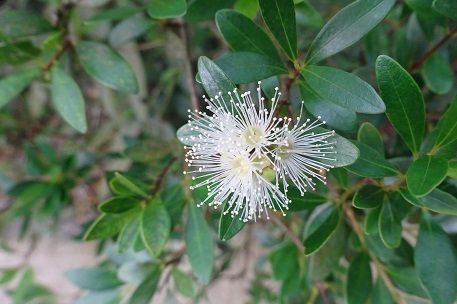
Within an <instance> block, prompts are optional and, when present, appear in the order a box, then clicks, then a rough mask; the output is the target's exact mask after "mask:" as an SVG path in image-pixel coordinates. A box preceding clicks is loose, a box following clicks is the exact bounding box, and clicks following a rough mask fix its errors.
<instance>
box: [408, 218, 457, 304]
mask: <svg viewBox="0 0 457 304" xmlns="http://www.w3.org/2000/svg"><path fill="white" fill-rule="evenodd" d="M414 260H415V263H416V267H417V271H418V274H419V279H420V280H421V282H422V284H423V286H424V287H425V290H426V291H427V293H428V295H429V296H430V299H431V300H432V302H433V303H439V304H451V303H454V301H455V300H456V298H457V289H456V288H455V286H457V255H456V252H455V248H454V245H453V244H452V242H451V240H450V239H449V237H448V236H447V234H446V232H444V230H443V229H442V228H441V227H440V226H439V225H438V224H436V223H434V222H433V221H432V220H431V219H430V218H428V217H426V216H424V217H423V218H422V221H421V224H420V228H419V236H418V238H417V243H416V248H415V251H414Z"/></svg>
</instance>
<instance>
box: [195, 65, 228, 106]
mask: <svg viewBox="0 0 457 304" xmlns="http://www.w3.org/2000/svg"><path fill="white" fill-rule="evenodd" d="M198 73H199V75H200V78H201V80H202V84H203V88H205V91H206V93H208V95H209V97H210V98H214V97H215V96H216V95H218V94H219V92H221V93H222V94H223V96H224V99H225V98H227V100H229V99H228V95H227V93H228V92H232V91H233V90H234V89H235V85H234V84H233V82H232V81H231V80H230V79H229V78H228V77H227V76H226V75H225V74H224V72H223V71H222V70H221V68H219V67H218V66H217V65H216V64H215V63H214V62H213V61H211V60H210V59H209V58H207V57H204V56H202V57H200V58H199V59H198Z"/></svg>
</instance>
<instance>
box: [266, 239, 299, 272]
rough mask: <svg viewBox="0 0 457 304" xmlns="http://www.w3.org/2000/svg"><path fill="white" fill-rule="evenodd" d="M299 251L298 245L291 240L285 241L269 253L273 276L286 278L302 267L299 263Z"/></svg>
mask: <svg viewBox="0 0 457 304" xmlns="http://www.w3.org/2000/svg"><path fill="white" fill-rule="evenodd" d="M298 257H299V252H298V250H297V246H295V245H294V244H292V243H290V242H283V243H281V244H279V245H278V246H276V247H275V248H274V249H273V250H272V251H271V252H270V254H269V255H268V259H269V260H270V263H271V270H272V272H273V278H274V279H276V280H285V279H287V278H288V277H290V276H291V275H292V274H293V273H294V272H295V271H297V269H298V268H299V267H300V266H299V265H298Z"/></svg>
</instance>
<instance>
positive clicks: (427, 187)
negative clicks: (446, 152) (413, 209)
mask: <svg viewBox="0 0 457 304" xmlns="http://www.w3.org/2000/svg"><path fill="white" fill-rule="evenodd" d="M447 169H448V162H447V160H446V159H444V158H439V157H433V156H430V155H424V156H422V157H420V158H419V159H417V160H415V161H414V162H413V164H412V165H411V166H410V167H409V169H408V172H407V173H406V182H407V185H408V190H409V192H411V194H413V195H414V196H419V197H420V196H424V195H426V194H428V193H430V192H431V191H432V190H433V189H434V188H436V187H437V186H438V185H439V184H441V182H442V181H443V180H444V179H445V178H446V175H447Z"/></svg>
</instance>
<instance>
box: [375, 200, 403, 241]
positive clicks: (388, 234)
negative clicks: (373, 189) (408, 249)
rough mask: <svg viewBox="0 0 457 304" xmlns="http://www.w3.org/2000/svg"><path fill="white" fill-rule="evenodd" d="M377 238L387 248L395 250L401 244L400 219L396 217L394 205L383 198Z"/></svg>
mask: <svg viewBox="0 0 457 304" xmlns="http://www.w3.org/2000/svg"><path fill="white" fill-rule="evenodd" d="M378 229H379V236H380V237H381V240H382V241H383V243H384V244H385V245H386V246H387V247H389V248H396V247H398V246H399V245H400V243H401V232H402V225H401V218H400V217H399V216H398V213H397V208H396V204H395V202H394V201H391V200H390V199H389V196H388V195H385V196H384V201H383V203H382V207H381V213H380V214H379V220H378Z"/></svg>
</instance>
